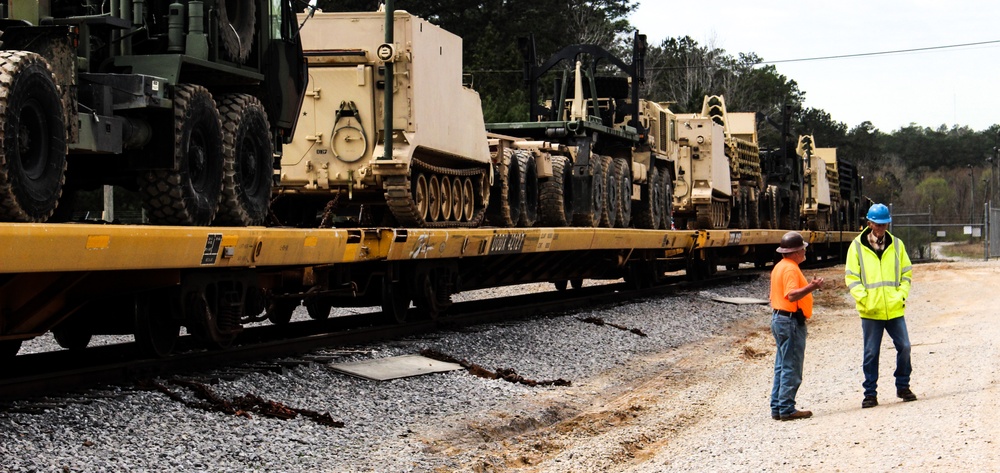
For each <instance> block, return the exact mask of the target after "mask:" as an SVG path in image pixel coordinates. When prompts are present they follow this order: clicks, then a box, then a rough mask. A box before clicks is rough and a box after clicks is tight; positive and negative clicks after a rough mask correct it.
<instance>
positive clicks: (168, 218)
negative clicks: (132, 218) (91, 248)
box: [139, 84, 224, 226]
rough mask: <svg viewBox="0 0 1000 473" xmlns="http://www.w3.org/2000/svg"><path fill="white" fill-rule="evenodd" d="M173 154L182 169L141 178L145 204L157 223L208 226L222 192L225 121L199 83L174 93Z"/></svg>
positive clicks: (183, 85) (161, 170)
mask: <svg viewBox="0 0 1000 473" xmlns="http://www.w3.org/2000/svg"><path fill="white" fill-rule="evenodd" d="M174 156H175V157H176V158H177V160H178V161H179V164H178V169H177V170H176V171H175V170H163V169H160V170H155V171H150V172H147V173H145V174H144V175H143V176H142V177H141V178H140V182H139V187H140V192H141V194H142V200H143V206H144V207H145V208H146V211H147V213H148V214H149V220H150V222H151V223H154V224H166V225H197V226H205V225H208V224H210V223H211V222H212V219H213V218H215V213H216V210H217V209H218V208H219V200H220V197H221V195H222V175H223V159H224V158H223V150H222V122H221V120H220V119H219V111H218V110H217V109H216V108H215V101H214V100H212V94H210V93H209V92H208V90H207V89H205V88H204V87H201V86H198V85H189V84H182V85H178V86H177V88H176V91H175V93H174Z"/></svg>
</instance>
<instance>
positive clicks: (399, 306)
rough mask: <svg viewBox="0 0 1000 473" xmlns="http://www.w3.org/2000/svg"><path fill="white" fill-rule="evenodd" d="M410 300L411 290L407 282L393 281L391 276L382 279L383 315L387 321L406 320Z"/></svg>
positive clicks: (397, 321)
mask: <svg viewBox="0 0 1000 473" xmlns="http://www.w3.org/2000/svg"><path fill="white" fill-rule="evenodd" d="M410 300H411V297H410V291H409V290H408V289H407V287H406V283H405V282H403V281H393V280H391V278H390V277H389V276H386V277H385V278H384V279H383V280H382V315H383V319H384V321H385V322H386V323H397V324H401V323H404V322H406V312H407V311H408V310H409V309H410Z"/></svg>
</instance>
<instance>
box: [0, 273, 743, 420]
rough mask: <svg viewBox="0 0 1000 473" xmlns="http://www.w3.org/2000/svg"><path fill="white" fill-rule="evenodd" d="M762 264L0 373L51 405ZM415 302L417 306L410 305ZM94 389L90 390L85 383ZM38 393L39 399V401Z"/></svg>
mask: <svg viewBox="0 0 1000 473" xmlns="http://www.w3.org/2000/svg"><path fill="white" fill-rule="evenodd" d="M760 274H761V270H739V271H726V272H723V273H720V274H718V275H717V276H715V277H713V278H711V279H708V280H704V281H698V282H689V281H685V280H684V279H683V277H682V276H678V277H677V278H676V279H674V280H672V281H670V282H669V283H668V284H665V285H661V286H657V287H654V288H646V289H641V290H640V289H632V288H630V287H628V286H627V285H626V284H624V283H619V284H609V285H602V286H589V287H584V288H580V289H573V290H569V291H546V292H540V293H534V294H525V295H519V296H513V297H505V298H501V299H483V300H473V301H467V302H458V303H455V304H454V305H453V306H452V307H451V309H450V310H449V312H448V315H447V317H442V318H439V319H437V320H418V321H412V322H407V323H405V324H399V325H383V326H370V325H369V324H370V321H371V320H373V319H374V318H375V317H374V315H375V314H363V315H350V316H343V317H335V318H331V319H327V320H318V321H315V320H314V321H303V322H295V323H290V324H287V325H283V326H274V325H266V326H259V327H250V328H248V329H246V330H245V331H244V332H243V333H242V334H241V335H240V337H239V338H238V339H237V343H236V344H235V345H234V346H233V347H231V348H229V349H226V350H203V349H200V348H198V347H197V346H196V345H195V341H194V338H193V337H191V336H184V337H182V338H181V339H180V340H179V354H176V355H172V356H170V357H167V358H164V359H137V358H136V356H137V355H136V353H137V352H138V349H137V347H136V346H135V344H133V343H124V344H116V345H105V346H97V347H91V348H87V349H84V350H79V351H70V350H59V351H53V352H43V353H35V354H27V355H20V356H17V357H16V358H15V363H13V364H12V365H10V366H7V367H5V368H4V370H3V372H2V374H0V410H3V409H10V408H12V407H15V404H13V403H12V402H13V401H26V402H28V404H27V406H29V407H25V405H22V404H20V403H19V404H18V405H17V406H16V408H17V409H22V410H23V409H28V410H30V409H32V408H31V407H30V406H31V405H32V404H34V405H37V406H40V407H39V408H42V409H44V408H49V407H52V406H54V405H58V404H59V403H72V402H88V400H90V399H92V398H93V397H95V396H96V397H101V396H102V394H100V393H106V395H107V396H115V395H120V393H121V392H122V391H128V390H132V389H148V386H146V387H139V385H140V384H142V383H143V382H144V381H148V380H152V379H154V378H158V377H181V378H185V379H196V380H211V379H213V378H219V377H229V376H240V375H242V374H246V373H248V372H254V371H275V370H284V369H289V368H291V367H294V366H296V365H301V364H307V363H316V362H322V363H327V362H330V361H333V360H335V359H337V358H339V357H342V356H346V355H348V354H352V353H354V352H350V351H347V352H345V351H343V350H339V349H340V348H345V347H351V346H357V345H363V344H367V343H372V342H376V341H380V340H393V339H400V338H405V337H409V336H414V335H419V334H424V333H429V332H433V331H435V330H455V329H462V328H465V327H469V326H473V325H478V324H488V323H497V322H503V321H511V320H516V319H522V320H523V319H526V318H530V317H540V316H548V315H553V314H564V313H565V312H567V311H575V310H580V309H581V308H584V307H588V308H593V307H601V306H602V305H604V306H613V305H616V304H620V303H624V302H628V301H634V300H637V299H643V298H653V297H663V296H665V295H670V294H674V293H677V292H680V291H685V290H695V289H700V288H704V287H710V286H718V285H724V284H731V283H733V282H736V281H738V280H741V279H743V280H746V279H749V278H756V277H758V276H759V275H760ZM412 310H413V309H411V311H412ZM87 390H89V392H88V391H87ZM33 400H34V401H33Z"/></svg>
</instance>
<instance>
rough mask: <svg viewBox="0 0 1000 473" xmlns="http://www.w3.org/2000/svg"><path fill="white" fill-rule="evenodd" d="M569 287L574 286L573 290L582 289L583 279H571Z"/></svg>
mask: <svg viewBox="0 0 1000 473" xmlns="http://www.w3.org/2000/svg"><path fill="white" fill-rule="evenodd" d="M569 285H570V286H573V289H580V288H581V287H583V278H575V279H570V280H569Z"/></svg>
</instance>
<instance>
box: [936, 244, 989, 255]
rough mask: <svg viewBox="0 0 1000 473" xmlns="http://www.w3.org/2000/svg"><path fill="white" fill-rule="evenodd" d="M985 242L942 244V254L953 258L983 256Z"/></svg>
mask: <svg viewBox="0 0 1000 473" xmlns="http://www.w3.org/2000/svg"><path fill="white" fill-rule="evenodd" d="M983 251H984V250H983V243H982V242H978V243H956V244H954V245H943V246H941V254H943V255H945V256H950V257H953V258H982V257H983Z"/></svg>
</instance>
